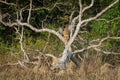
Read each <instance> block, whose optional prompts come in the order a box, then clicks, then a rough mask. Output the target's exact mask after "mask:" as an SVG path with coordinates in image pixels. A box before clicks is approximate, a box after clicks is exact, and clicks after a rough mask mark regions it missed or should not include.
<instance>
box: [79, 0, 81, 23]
mask: <svg viewBox="0 0 120 80" xmlns="http://www.w3.org/2000/svg"><path fill="white" fill-rule="evenodd" d="M79 6H80V12H79V22H81V18H82V1H81V0H79Z"/></svg>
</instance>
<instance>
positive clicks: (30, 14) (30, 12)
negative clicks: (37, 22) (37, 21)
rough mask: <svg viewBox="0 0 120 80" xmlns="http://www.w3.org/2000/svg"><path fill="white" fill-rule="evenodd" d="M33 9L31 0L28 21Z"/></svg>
mask: <svg viewBox="0 0 120 80" xmlns="http://www.w3.org/2000/svg"><path fill="white" fill-rule="evenodd" d="M31 10H32V0H30V9H29V14H28V18H27V23H29V22H30V17H31Z"/></svg>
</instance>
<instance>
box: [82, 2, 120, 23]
mask: <svg viewBox="0 0 120 80" xmlns="http://www.w3.org/2000/svg"><path fill="white" fill-rule="evenodd" d="M118 2H119V0H116V1H115V2H113V3H111V4H110V5H109V6H108V7H106V8H105V9H103V10H102V11H101V12H100V13H98V14H97V15H96V16H94V17H92V18H89V19H85V20H83V21H82V22H81V23H82V24H83V23H85V22H90V21H92V20H95V19H97V18H98V17H100V16H101V15H102V14H103V13H105V12H106V11H107V10H108V9H110V8H111V7H113V6H114V5H115V4H116V3H118Z"/></svg>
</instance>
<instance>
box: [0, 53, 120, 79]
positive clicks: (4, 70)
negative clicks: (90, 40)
mask: <svg viewBox="0 0 120 80" xmlns="http://www.w3.org/2000/svg"><path fill="white" fill-rule="evenodd" d="M10 59H11V58H10ZM11 60H13V59H11ZM4 62H5V60H4ZM0 63H2V62H1V61H0ZM80 65H81V66H80V67H76V66H75V65H74V63H72V62H70V64H69V67H68V68H67V69H66V70H61V71H56V72H55V71H51V70H49V69H48V68H46V66H43V67H42V68H36V67H32V68H30V69H28V70H24V69H23V68H21V67H20V66H19V65H16V66H0V80H120V65H119V64H117V65H111V64H109V63H103V62H102V60H101V57H100V56H98V55H95V56H88V57H86V58H85V59H84V61H83V62H81V64H80Z"/></svg>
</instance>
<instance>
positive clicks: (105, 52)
mask: <svg viewBox="0 0 120 80" xmlns="http://www.w3.org/2000/svg"><path fill="white" fill-rule="evenodd" d="M94 49H95V50H96V51H98V52H102V53H104V54H114V55H120V53H116V52H108V51H103V50H101V49H99V48H94Z"/></svg>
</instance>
